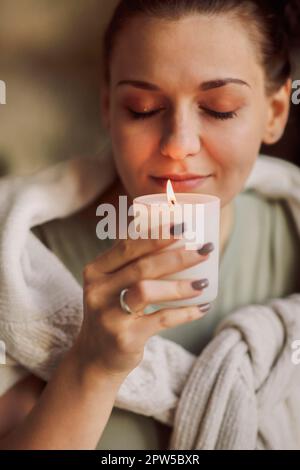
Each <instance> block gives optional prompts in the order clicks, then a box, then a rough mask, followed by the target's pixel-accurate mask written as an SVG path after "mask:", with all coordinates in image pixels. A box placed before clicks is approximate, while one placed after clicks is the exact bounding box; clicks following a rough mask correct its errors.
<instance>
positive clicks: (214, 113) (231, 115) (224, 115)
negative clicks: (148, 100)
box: [128, 108, 237, 121]
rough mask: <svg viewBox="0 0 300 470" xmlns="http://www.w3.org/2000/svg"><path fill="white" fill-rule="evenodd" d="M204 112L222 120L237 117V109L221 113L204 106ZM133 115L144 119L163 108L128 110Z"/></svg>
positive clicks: (138, 118) (135, 117)
mask: <svg viewBox="0 0 300 470" xmlns="http://www.w3.org/2000/svg"><path fill="white" fill-rule="evenodd" d="M202 109H203V111H204V112H206V113H207V114H208V115H209V116H211V117H213V118H215V119H219V120H221V121H226V120H227V119H233V118H234V117H237V113H236V112H235V111H230V112H227V113H220V112H218V111H213V110H212V109H208V108H202ZM128 111H129V112H130V114H131V116H132V117H133V119H136V120H144V119H149V118H151V117H152V116H154V115H155V114H157V113H159V111H161V110H154V111H150V112H149V113H137V112H136V111H133V110H132V109H129V110H128Z"/></svg>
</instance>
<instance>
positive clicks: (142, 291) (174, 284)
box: [124, 279, 209, 316]
mask: <svg viewBox="0 0 300 470" xmlns="http://www.w3.org/2000/svg"><path fill="white" fill-rule="evenodd" d="M208 284H209V282H208V280H207V279H202V280H200V281H195V280H186V279H184V280H175V281H172V280H171V281H167V280H161V281H157V280H151V281H149V280H146V281H140V282H138V283H137V284H134V285H133V286H132V287H130V288H129V290H128V291H127V292H126V294H125V299H124V300H125V302H126V303H127V305H128V306H129V307H130V309H131V310H132V311H133V312H135V313H136V315H137V316H140V315H143V314H144V309H145V308H146V307H147V306H148V305H150V304H155V303H158V302H164V301H168V300H170V301H174V300H184V299H189V298H194V297H197V296H199V295H201V293H202V292H203V290H204V289H206V288H207V287H208Z"/></svg>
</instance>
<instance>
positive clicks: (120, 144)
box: [111, 118, 158, 171]
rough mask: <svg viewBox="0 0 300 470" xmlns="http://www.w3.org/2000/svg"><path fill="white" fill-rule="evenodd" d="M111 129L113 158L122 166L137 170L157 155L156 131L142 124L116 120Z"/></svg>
mask: <svg viewBox="0 0 300 470" xmlns="http://www.w3.org/2000/svg"><path fill="white" fill-rule="evenodd" d="M113 122H114V125H113V126H112V128H111V139H112V146H113V150H114V154H115V158H116V160H118V161H120V162H121V161H122V162H123V163H124V166H128V167H130V169H131V171H132V170H133V169H134V168H139V167H141V165H143V163H144V162H145V161H146V160H147V159H148V158H151V156H152V155H155V153H157V150H156V148H157V140H158V134H157V129H154V128H153V126H149V124H146V123H142V122H135V121H130V120H125V119H121V118H118V119H117V118H116V119H115V120H114V121H113Z"/></svg>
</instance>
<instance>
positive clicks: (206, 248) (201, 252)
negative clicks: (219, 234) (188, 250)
mask: <svg viewBox="0 0 300 470" xmlns="http://www.w3.org/2000/svg"><path fill="white" fill-rule="evenodd" d="M214 249H215V247H214V244H213V243H206V245H204V246H203V247H202V248H201V249H200V250H198V253H199V255H208V254H209V253H211V252H212V251H213V250H214Z"/></svg>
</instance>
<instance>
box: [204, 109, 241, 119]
mask: <svg viewBox="0 0 300 470" xmlns="http://www.w3.org/2000/svg"><path fill="white" fill-rule="evenodd" d="M202 110H203V111H204V112H205V113H206V114H208V115H209V116H211V117H213V118H215V119H220V120H222V121H225V120H226V119H233V118H234V117H236V116H237V113H236V112H235V111H228V112H226V113H221V112H219V111H213V110H212V109H209V108H202Z"/></svg>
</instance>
